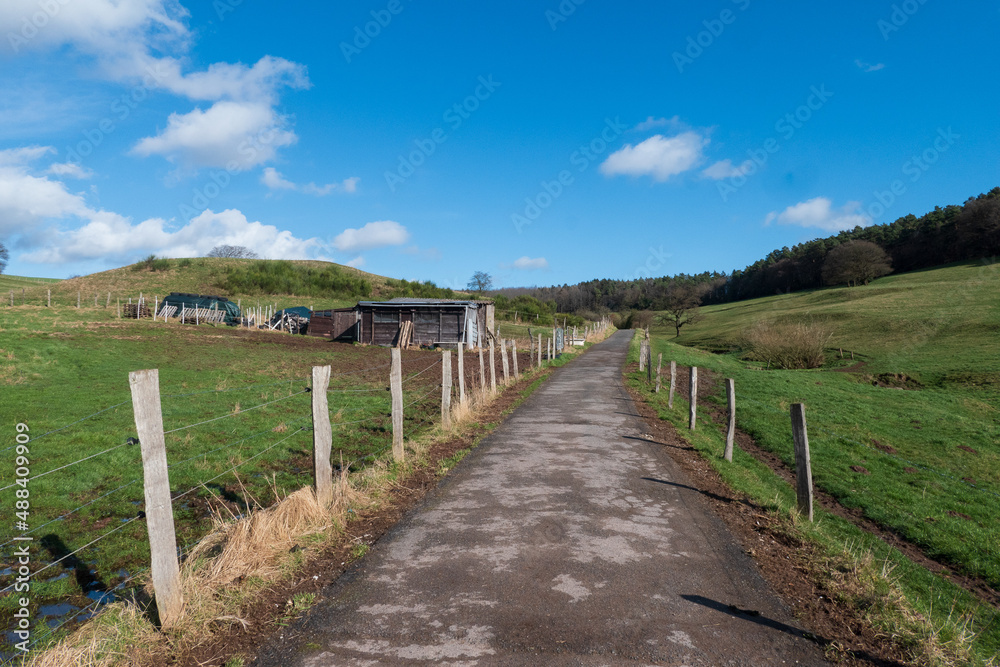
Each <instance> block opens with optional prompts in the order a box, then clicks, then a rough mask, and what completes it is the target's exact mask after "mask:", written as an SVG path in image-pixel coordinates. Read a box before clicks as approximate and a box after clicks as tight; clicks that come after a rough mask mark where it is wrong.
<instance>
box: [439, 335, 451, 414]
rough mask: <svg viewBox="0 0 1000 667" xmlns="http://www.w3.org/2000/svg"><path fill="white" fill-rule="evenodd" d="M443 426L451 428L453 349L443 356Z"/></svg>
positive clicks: (446, 351)
mask: <svg viewBox="0 0 1000 667" xmlns="http://www.w3.org/2000/svg"><path fill="white" fill-rule="evenodd" d="M441 426H442V427H443V428H444V429H449V428H451V350H445V352H444V355H443V356H442V357H441Z"/></svg>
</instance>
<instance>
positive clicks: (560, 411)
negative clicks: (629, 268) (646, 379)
mask: <svg viewBox="0 0 1000 667" xmlns="http://www.w3.org/2000/svg"><path fill="white" fill-rule="evenodd" d="M631 334H632V332H630V331H619V332H617V333H616V334H614V335H613V336H612V337H611V338H609V339H608V340H607V341H605V342H603V343H601V344H599V345H596V346H594V347H593V348H592V349H590V350H589V351H588V352H587V353H586V354H584V355H582V356H581V357H580V358H579V359H576V360H574V361H573V362H572V363H570V364H568V365H567V366H564V367H562V368H560V369H557V370H555V371H554V372H553V374H552V377H550V378H549V379H548V380H547V381H546V382H545V383H544V384H543V385H542V387H541V388H540V389H538V390H537V391H536V392H535V393H534V394H532V396H531V397H530V398H529V399H528V400H527V401H525V402H524V403H523V404H522V405H521V406H520V407H519V408H517V410H515V411H514V413H513V414H512V415H511V416H510V417H509V418H508V419H507V420H506V422H505V423H504V424H503V425H502V426H501V427H500V428H498V429H497V430H496V431H495V432H494V433H493V434H492V435H490V436H489V437H487V438H485V439H484V440H483V442H482V443H481V444H480V445H479V447H478V448H476V450H475V451H474V452H473V453H472V454H470V455H469V456H468V457H466V458H465V460H463V461H462V463H461V464H459V465H458V466H457V467H456V468H455V470H454V471H453V472H452V473H451V474H450V475H449V476H448V477H447V479H446V480H445V481H444V482H443V483H442V484H441V485H440V486H439V487H438V489H437V490H435V491H434V492H432V493H431V494H430V495H429V496H428V497H427V498H426V499H425V500H424V502H423V503H422V504H421V505H420V506H418V507H417V508H416V509H414V510H413V511H412V512H411V513H410V514H409V515H408V516H407V517H406V518H405V519H404V520H403V521H401V522H400V523H399V525H397V526H396V527H395V528H394V529H393V530H392V531H390V532H389V533H388V534H387V535H386V536H385V537H384V538H383V539H382V540H380V541H379V542H378V543H376V544H375V545H374V547H373V548H372V550H371V552H370V553H369V554H368V555H367V556H366V557H365V558H363V559H362V560H360V561H359V562H358V563H357V564H355V566H354V567H352V568H351V569H350V570H348V572H347V573H345V574H344V575H343V576H342V577H341V578H340V579H339V580H338V581H337V582H336V583H335V584H333V585H332V586H330V587H329V589H327V590H326V591H325V592H324V595H323V601H322V602H320V603H319V604H317V605H316V607H314V608H313V609H312V610H310V612H309V613H308V614H307V615H306V617H305V618H303V619H301V620H299V621H298V622H296V623H295V624H294V625H292V626H290V627H288V628H286V629H285V631H284V632H283V633H282V634H281V636H280V637H276V638H275V639H274V640H273V641H272V642H271V643H270V644H268V645H267V646H266V647H265V648H264V649H262V651H261V653H260V655H259V657H258V659H257V662H256V663H255V664H257V665H259V666H260V667H264V666H268V667H271V666H273V667H278V666H281V667H285V666H289V665H302V666H306V667H321V666H323V667H325V666H328V665H329V666H332V665H338V666H339V665H345V666H355V665H357V666H360V665H366V666H367V665H431V664H434V665H456V666H457V665H463V666H472V665H587V666H589V665H594V666H597V665H608V666H613V665H690V666H692V667H694V666H703V665H711V666H713V667H719V666H734V667H735V666H737V665H739V666H742V665H755V666H756V665H760V666H765V665H766V666H768V667H771V666H774V665H795V664H802V665H824V664H826V663H825V662H824V660H823V657H822V653H821V651H820V650H819V649H818V647H817V646H816V645H815V644H814V643H813V642H811V641H810V640H809V639H808V638H806V637H805V636H804V632H803V629H802V628H801V627H800V626H799V625H798V624H797V623H796V621H795V620H794V619H793V618H792V616H791V614H790V613H789V611H788V609H787V608H786V607H785V606H784V605H783V604H782V603H781V601H780V600H779V598H778V597H777V595H776V594H775V593H774V592H773V591H772V590H771V589H770V587H769V586H768V585H767V583H766V582H765V581H764V580H763V578H762V577H761V576H760V574H759V573H758V571H757V569H756V567H755V566H754V564H753V562H752V561H751V560H750V558H749V557H748V556H747V555H746V554H744V553H743V551H742V550H741V549H740V548H739V546H738V545H737V543H736V541H735V539H734V538H733V537H732V536H731V535H730V533H729V532H728V531H727V530H726V528H725V526H724V525H723V524H722V523H721V522H720V521H719V520H718V519H717V518H716V517H714V516H713V515H712V513H711V510H710V509H709V508H708V505H707V504H706V502H705V501H704V500H703V498H702V496H701V495H700V493H699V492H698V491H697V490H696V489H693V488H691V487H690V485H689V484H688V482H687V480H686V479H685V478H684V476H683V475H682V473H681V472H680V471H679V470H678V469H677V467H676V466H675V465H674V464H673V463H672V461H671V459H670V457H669V453H668V451H667V448H665V447H663V446H662V445H657V444H655V443H652V442H650V441H649V440H648V439H647V438H646V437H644V424H643V422H642V419H641V418H640V417H639V416H638V413H637V411H636V409H635V406H634V404H633V402H632V399H631V398H630V397H629V395H628V393H627V392H626V391H625V389H624V387H623V386H622V381H621V367H622V364H623V363H624V361H625V355H626V351H627V350H628V344H629V340H630V338H631Z"/></svg>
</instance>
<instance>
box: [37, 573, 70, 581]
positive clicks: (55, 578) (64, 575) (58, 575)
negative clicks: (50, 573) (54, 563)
mask: <svg viewBox="0 0 1000 667" xmlns="http://www.w3.org/2000/svg"><path fill="white" fill-rule="evenodd" d="M68 576H69V572H63V573H62V574H57V575H56V576H54V577H52V578H51V579H46V580H45V581H44V582H42V583H46V584H51V583H52V582H54V581H59V580H60V579H65V578H66V577H68Z"/></svg>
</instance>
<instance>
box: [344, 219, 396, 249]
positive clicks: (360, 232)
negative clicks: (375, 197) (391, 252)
mask: <svg viewBox="0 0 1000 667" xmlns="http://www.w3.org/2000/svg"><path fill="white" fill-rule="evenodd" d="M409 240H410V233H409V232H408V231H406V227H404V226H403V225H401V224H399V223H398V222H393V221H392V220H381V221H378V222H369V223H368V224H367V225H365V226H364V227H362V228H361V229H345V230H344V231H342V232H341V233H340V234H338V235H337V236H336V238H334V239H333V247H334V248H336V249H337V250H340V251H342V252H356V251H358V250H371V249H373V248H383V247H385V246H393V245H403V244H404V243H406V242H407V241H409Z"/></svg>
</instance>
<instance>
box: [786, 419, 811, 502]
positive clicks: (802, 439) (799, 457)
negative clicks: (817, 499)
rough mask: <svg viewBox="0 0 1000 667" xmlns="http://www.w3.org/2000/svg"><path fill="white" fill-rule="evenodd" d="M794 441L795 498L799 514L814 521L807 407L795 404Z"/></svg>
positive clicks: (793, 420)
mask: <svg viewBox="0 0 1000 667" xmlns="http://www.w3.org/2000/svg"><path fill="white" fill-rule="evenodd" d="M791 413H792V440H793V441H794V443H795V497H796V500H797V501H798V508H799V513H800V514H802V516H804V517H807V518H808V519H809V521H812V520H813V493H812V490H813V482H812V463H811V462H810V460H809V434H808V432H807V430H806V406H805V405H804V404H802V403H793V404H792V407H791Z"/></svg>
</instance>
